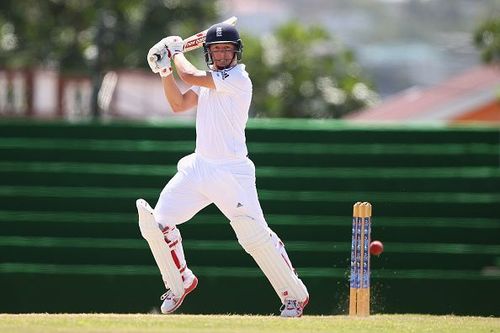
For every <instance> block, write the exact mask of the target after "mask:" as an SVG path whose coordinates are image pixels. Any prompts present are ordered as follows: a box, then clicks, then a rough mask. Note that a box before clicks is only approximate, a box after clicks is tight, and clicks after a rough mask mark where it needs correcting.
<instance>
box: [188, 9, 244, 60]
mask: <svg viewBox="0 0 500 333" xmlns="http://www.w3.org/2000/svg"><path fill="white" fill-rule="evenodd" d="M237 21H238V18H237V17H236V16H232V17H230V18H228V19H227V20H225V21H222V22H221V23H226V24H231V25H236V22H237ZM207 31H208V29H206V30H203V31H201V32H198V33H197V34H195V35H193V36H191V37H188V38H186V39H185V40H184V52H189V51H193V50H196V49H198V48H200V47H201V46H202V45H203V43H205V40H206V38H207Z"/></svg>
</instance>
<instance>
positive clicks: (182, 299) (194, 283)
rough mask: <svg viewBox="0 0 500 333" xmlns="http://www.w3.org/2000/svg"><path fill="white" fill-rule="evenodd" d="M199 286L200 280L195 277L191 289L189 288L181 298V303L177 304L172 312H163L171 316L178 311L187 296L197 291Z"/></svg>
mask: <svg viewBox="0 0 500 333" xmlns="http://www.w3.org/2000/svg"><path fill="white" fill-rule="evenodd" d="M197 286H198V278H197V277H196V276H195V277H194V279H193V283H191V285H190V286H189V287H187V288H186V289H184V294H183V295H182V297H181V298H179V301H178V302H177V304H176V305H175V307H174V308H173V309H171V310H170V311H166V312H163V314H169V313H172V312H174V311H175V310H177V309H178V308H179V306H181V305H182V302H183V301H184V298H186V296H187V295H188V294H189V293H190V292H192V291H193V290H195V289H196V287H197Z"/></svg>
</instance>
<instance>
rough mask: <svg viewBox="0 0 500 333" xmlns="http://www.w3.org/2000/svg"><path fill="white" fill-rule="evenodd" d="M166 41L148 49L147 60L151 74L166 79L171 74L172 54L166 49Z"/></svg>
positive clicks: (163, 40)
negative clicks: (156, 74) (157, 74)
mask: <svg viewBox="0 0 500 333" xmlns="http://www.w3.org/2000/svg"><path fill="white" fill-rule="evenodd" d="M166 39H167V38H163V39H162V40H161V41H159V42H158V43H156V44H155V45H153V47H152V48H151V49H149V52H148V56H147V60H148V64H149V67H150V68H151V70H152V71H153V73H159V74H160V76H162V77H167V76H169V75H170V74H172V64H171V63H172V53H171V52H170V51H169V50H168V49H167V46H166V43H165V42H166Z"/></svg>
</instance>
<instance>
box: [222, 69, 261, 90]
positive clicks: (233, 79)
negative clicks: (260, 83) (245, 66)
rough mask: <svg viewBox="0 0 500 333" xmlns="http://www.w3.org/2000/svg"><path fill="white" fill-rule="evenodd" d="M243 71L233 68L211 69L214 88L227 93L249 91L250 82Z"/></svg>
mask: <svg viewBox="0 0 500 333" xmlns="http://www.w3.org/2000/svg"><path fill="white" fill-rule="evenodd" d="M245 73H246V72H245ZM245 73H244V72H241V71H239V70H235V68H233V69H231V70H228V71H213V72H212V78H213V80H214V84H215V90H216V91H217V92H222V93H227V94H240V93H243V92H251V90H252V83H251V81H250V79H249V78H248V75H245Z"/></svg>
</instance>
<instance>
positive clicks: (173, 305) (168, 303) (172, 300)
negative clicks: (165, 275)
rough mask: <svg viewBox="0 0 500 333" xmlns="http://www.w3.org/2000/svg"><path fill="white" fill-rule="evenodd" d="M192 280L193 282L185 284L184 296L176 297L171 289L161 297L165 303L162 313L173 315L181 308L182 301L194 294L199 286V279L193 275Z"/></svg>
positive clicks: (162, 306)
mask: <svg viewBox="0 0 500 333" xmlns="http://www.w3.org/2000/svg"><path fill="white" fill-rule="evenodd" d="M190 280H191V281H188V282H187V283H185V284H184V286H185V287H184V294H183V295H182V296H176V295H174V293H173V292H172V290H170V289H168V290H167V292H166V293H164V294H163V295H161V297H160V299H161V300H162V301H163V303H162V304H161V307H160V310H161V313H163V314H168V313H172V312H174V311H175V310H177V308H178V307H179V306H181V304H182V301H184V298H185V297H186V296H187V294H189V293H190V292H192V291H193V290H194V289H195V288H196V286H197V285H198V278H197V277H196V276H195V275H194V274H192V275H191V278H190Z"/></svg>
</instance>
